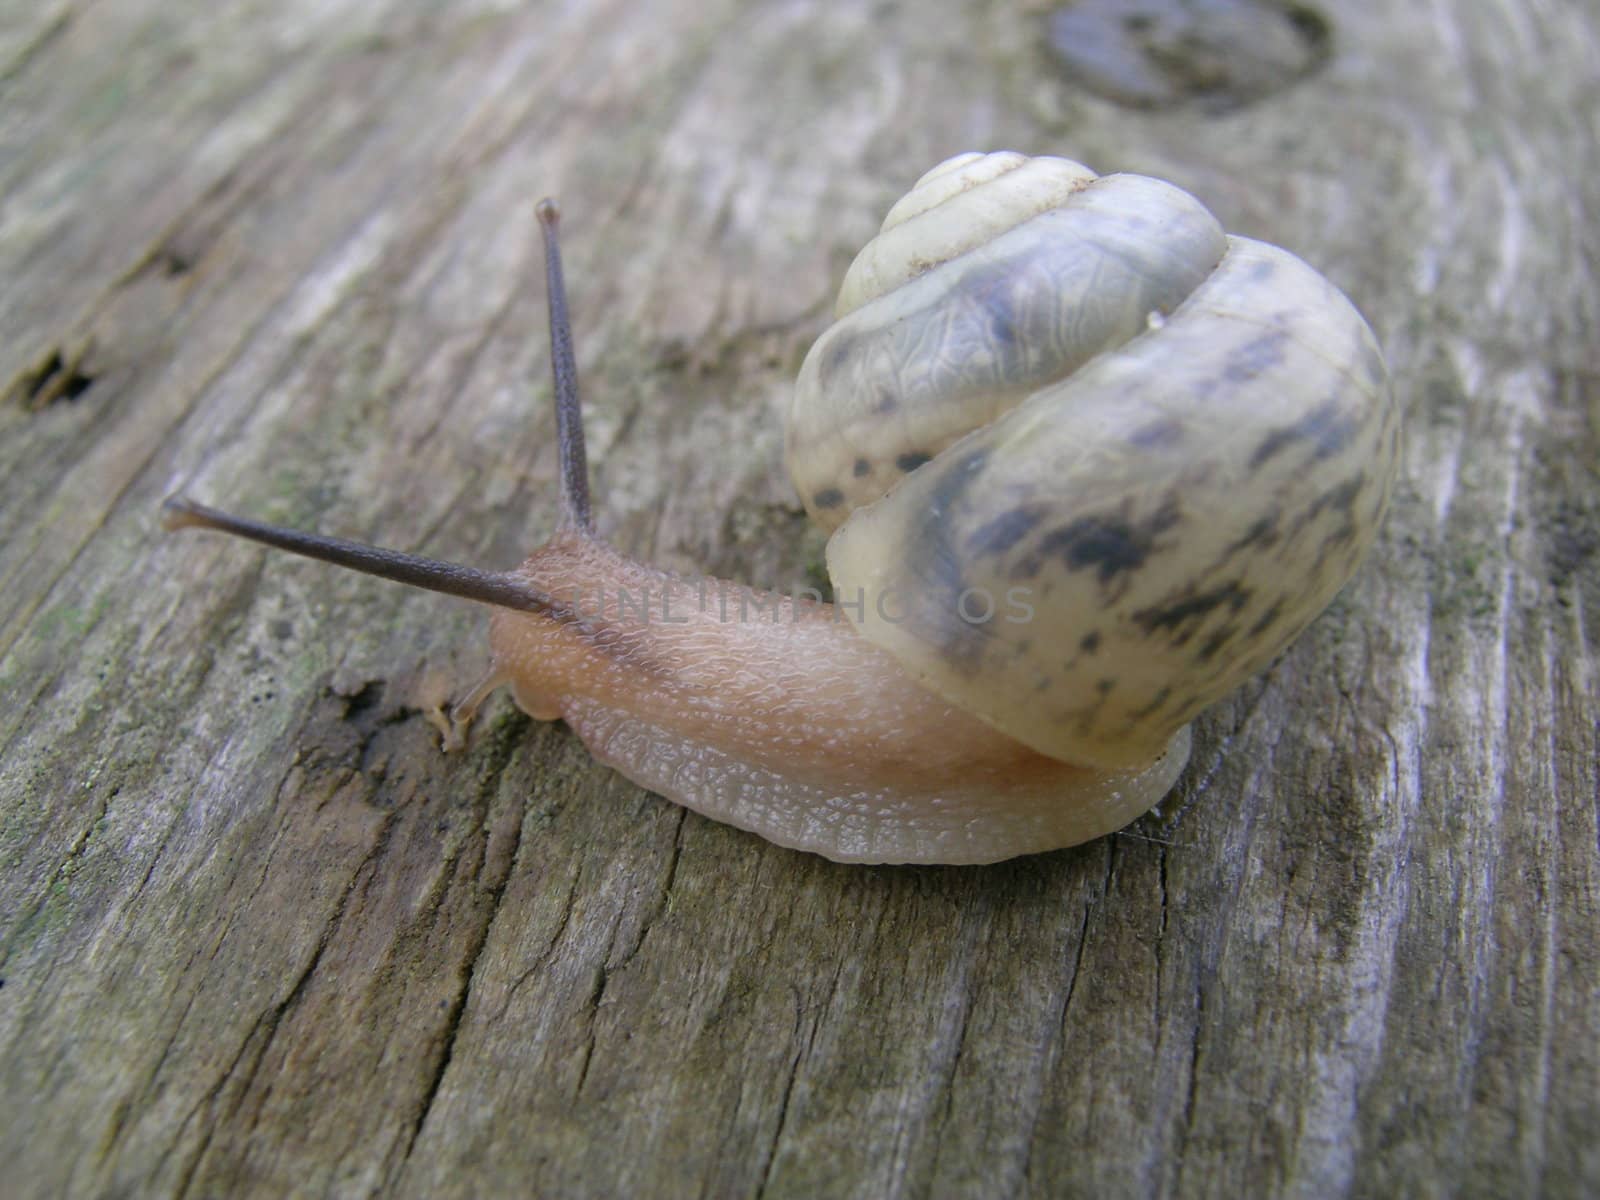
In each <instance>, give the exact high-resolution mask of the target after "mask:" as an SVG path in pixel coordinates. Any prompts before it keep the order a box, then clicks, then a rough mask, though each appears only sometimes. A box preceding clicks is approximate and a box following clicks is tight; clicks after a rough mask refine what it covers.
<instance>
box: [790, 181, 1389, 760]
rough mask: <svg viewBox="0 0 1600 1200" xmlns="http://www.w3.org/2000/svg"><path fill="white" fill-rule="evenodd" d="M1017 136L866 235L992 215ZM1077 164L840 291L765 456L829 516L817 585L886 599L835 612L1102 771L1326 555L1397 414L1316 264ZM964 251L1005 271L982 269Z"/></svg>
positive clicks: (1375, 519) (1308, 579) (1256, 657)
mask: <svg viewBox="0 0 1600 1200" xmlns="http://www.w3.org/2000/svg"><path fill="white" fill-rule="evenodd" d="M1018 159H1020V156H1012V155H990V156H986V157H975V158H970V159H969V158H963V159H957V160H951V163H948V164H945V165H944V166H942V167H940V168H936V169H935V171H934V172H931V173H930V175H929V176H928V177H927V178H928V179H930V180H932V181H933V186H935V187H936V188H937V189H939V190H941V191H943V192H946V193H949V192H950V191H951V188H952V184H951V179H952V177H958V176H960V175H962V174H963V173H964V172H965V171H967V170H973V169H975V170H976V171H977V174H978V180H977V182H975V183H974V184H973V185H972V186H971V188H970V189H969V190H968V191H965V192H956V193H954V194H953V195H952V196H951V197H950V198H948V199H947V200H946V201H945V202H943V203H942V204H940V205H938V206H936V207H933V208H930V209H928V210H926V211H924V212H922V213H920V214H919V215H918V216H917V217H915V218H914V219H913V220H912V221H911V222H908V223H907V224H904V225H899V226H898V227H895V228H892V229H891V230H890V232H889V233H888V234H887V235H885V236H888V237H891V238H898V237H901V236H903V233H904V231H905V230H906V229H907V228H909V227H910V226H911V225H914V224H915V223H917V222H919V221H920V222H923V223H930V222H933V221H936V220H940V219H943V218H942V215H941V214H942V213H943V211H944V210H945V209H947V208H948V209H956V210H959V209H960V208H961V207H962V206H969V207H979V208H984V209H986V210H987V209H992V208H993V207H995V205H996V203H997V202H996V201H995V200H993V199H986V194H987V193H990V192H995V191H1003V190H1004V188H1005V187H1006V185H1007V181H1008V180H1009V179H1010V178H1011V177H1012V175H1013V174H1014V173H1015V174H1021V173H1024V172H1026V173H1028V174H1029V175H1030V176H1035V175H1037V173H1038V166H1037V164H1038V163H1039V162H1040V161H1041V160H1038V159H1034V160H1025V159H1023V160H1020V161H1021V163H1022V164H1025V165H1022V166H1016V165H1014V164H1015V163H1016V161H1017V160H1018ZM995 160H1000V162H999V163H998V164H997V163H996V161H995ZM1049 161H1056V162H1061V160H1049ZM1008 164H1012V167H1011V169H1010V170H1008V169H1006V168H1007V165H1008ZM1083 171H1084V168H1082V167H1080V166H1078V164H1075V163H1063V164H1062V165H1061V166H1060V167H1059V168H1057V171H1056V175H1057V177H1058V178H1059V179H1060V181H1061V188H1062V193H1063V194H1062V199H1061V201H1060V204H1059V206H1058V207H1056V208H1054V209H1050V210H1047V211H1044V212H1042V213H1039V214H1037V215H1025V219H1024V220H1023V221H1022V223H1020V224H1019V225H1017V226H1016V227H1014V228H1012V229H1010V230H1009V231H1006V232H1003V233H1000V234H998V235H994V236H993V237H992V238H991V240H990V241H988V242H987V243H985V244H984V245H983V246H981V247H979V248H976V249H974V250H972V251H971V252H968V253H966V254H962V255H959V256H957V257H955V258H952V259H950V260H948V261H945V262H942V263H938V264H924V270H923V273H921V274H919V275H917V276H916V277H914V278H912V279H911V280H910V281H909V282H905V283H900V284H898V285H897V286H891V287H890V288H889V289H888V290H886V291H883V292H882V293H881V294H872V289H871V288H863V289H861V291H862V293H863V294H862V295H858V296H853V302H854V303H855V304H857V305H858V307H856V308H854V309H853V310H852V311H850V312H849V313H848V314H847V315H846V316H845V317H844V318H843V319H842V320H841V321H840V322H839V323H838V324H837V325H835V326H834V327H833V328H831V329H830V330H829V331H828V332H827V333H826V334H824V336H823V337H822V338H821V339H819V341H818V342H817V345H816V346H815V347H814V348H813V350H812V352H811V354H810V356H809V357H808V359H807V361H806V363H805V365H804V366H803V367H802V369H801V375H800V383H799V385H798V386H797V389H796V393H795V397H794V413H793V416H792V418H791V425H790V440H789V448H788V456H789V461H790V466H791V470H792V472H793V473H794V475H795V477H796V479H797V481H799V484H800V488H801V493H802V496H804V497H805V498H806V499H807V501H808V504H809V505H810V507H812V508H813V510H815V511H816V514H817V516H818V518H819V519H820V520H822V521H824V522H826V523H830V524H831V523H835V522H838V521H840V520H842V519H844V517H845V516H846V515H848V520H845V521H844V523H843V524H842V525H841V526H840V527H839V529H838V532H836V533H835V534H834V536H833V538H832V539H831V540H830V542H829V544H828V569H829V574H830V576H831V578H832V580H833V583H834V587H835V589H836V590H837V591H838V592H839V593H840V594H847V595H855V594H858V593H860V592H864V593H865V594H866V595H868V596H873V595H884V594H889V595H893V596H894V597H895V604H894V605H893V611H894V612H895V614H896V616H897V617H898V618H899V619H897V620H895V621H883V620H875V619H873V616H874V612H875V606H873V605H868V606H867V610H866V613H867V617H866V619H865V620H864V621H863V622H862V624H861V631H862V633H863V635H864V636H866V637H867V638H869V639H870V640H872V641H874V642H876V643H877V644H878V645H880V646H883V647H884V648H885V649H887V650H889V651H890V653H892V654H893V655H894V656H895V658H896V659H897V660H898V661H899V662H900V663H901V665H902V666H903V667H904V668H905V669H906V670H907V671H909V672H910V673H911V674H912V675H913V676H914V677H915V678H917V679H918V680H920V681H921V682H923V683H924V684H926V685H927V686H929V687H931V688H932V689H933V690H935V691H936V692H938V693H939V694H940V695H941V696H943V697H944V698H945V699H947V700H949V701H950V702H951V703H952V704H954V705H956V706H958V707H960V708H961V709H963V710H964V711H968V712H972V713H975V714H977V715H979V716H981V717H982V718H983V719H985V720H987V721H989V722H991V723H992V724H994V725H995V726H996V727H997V728H1000V729H1004V730H1005V731H1006V732H1007V733H1008V734H1009V735H1011V736H1013V737H1016V738H1018V739H1019V740H1021V741H1023V742H1025V743H1027V744H1028V745H1030V746H1032V747H1033V748H1034V749H1036V750H1039V751H1040V752H1041V753H1044V754H1048V755H1051V756H1053V757H1057V758H1061V759H1064V760H1067V761H1071V762H1078V763H1083V764H1094V765H1100V766H1106V767H1124V768H1125V767H1132V766H1136V765H1138V764H1140V763H1144V762H1149V761H1150V760H1151V758H1152V757H1153V756H1155V755H1156V754H1159V753H1161V752H1162V750H1163V749H1164V748H1165V747H1166V746H1167V745H1168V744H1169V743H1170V741H1171V739H1172V738H1173V736H1174V735H1175V734H1176V733H1177V732H1178V731H1179V730H1180V729H1182V728H1183V727H1184V725H1185V724H1186V723H1187V722H1188V721H1189V720H1190V719H1191V718H1193V717H1194V716H1195V714H1196V713H1198V712H1200V711H1201V710H1202V709H1204V708H1205V707H1207V706H1208V705H1210V704H1211V703H1212V702H1214V701H1215V700H1217V699H1218V698H1219V697H1221V696H1223V695H1225V694H1226V693H1227V692H1229V691H1231V690H1232V689H1233V688H1234V687H1236V686H1237V685H1238V684H1239V683H1241V682H1242V681H1243V680H1244V679H1246V678H1248V677H1249V676H1250V675H1252V674H1254V673H1255V672H1257V671H1258V670H1260V669H1261V668H1262V667H1263V666H1264V665H1266V663H1268V662H1269V661H1270V660H1271V659H1272V658H1273V657H1275V656H1276V655H1277V654H1278V653H1279V652H1280V651H1281V650H1282V649H1283V648H1284V647H1285V646H1286V645H1287V644H1288V643H1289V642H1290V641H1291V640H1292V639H1293V638H1294V637H1295V636H1296V635H1297V634H1298V633H1299V632H1300V631H1301V630H1302V629H1303V628H1304V627H1305V626H1306V625H1307V624H1308V623H1309V622H1310V621H1311V620H1312V619H1313V618H1314V617H1315V616H1316V615H1317V614H1318V613H1319V612H1321V611H1322V609H1323V608H1324V607H1325V606H1326V605H1327V603H1328V601H1329V600H1331V599H1332V597H1333V595H1334V594H1335V593H1336V592H1337V591H1338V590H1339V589H1340V588H1341V587H1342V586H1343V585H1344V583H1345V582H1346V581H1347V580H1348V579H1349V578H1350V576H1351V574H1352V573H1353V572H1354V571H1355V569H1356V567H1357V565H1358V564H1359V563H1360V561H1361V559H1362V557H1363V555H1364V554H1365V553H1366V551H1367V548H1368V547H1369V545H1370V544H1371V542H1372V539H1373V537H1374V535H1375V533H1376V531H1377V528H1378V526H1379V524H1380V522H1381V521H1382V519H1383V514H1384V510H1385V508H1386V506H1387V504H1388V500H1389V494H1390V490H1391V488H1392V485H1393V480H1394V475H1395V471H1396V466H1397V463H1398V452H1399V437H1400V424H1399V418H1398V414H1397V411H1396V408H1395V405H1394V402H1393V399H1392V397H1391V395H1390V391H1389V385H1388V375H1387V371H1386V368H1385V366H1384V362H1383V357H1382V355H1381V354H1380V352H1379V350H1378V346H1377V342H1376V340H1375V339H1374V337H1373V335H1372V332H1371V330H1370V329H1369V328H1368V327H1367V325H1366V322H1365V321H1363V320H1362V318H1361V316H1360V314H1359V313H1357V312H1356V310H1355V308H1354V307H1353V306H1352V305H1351V304H1350V302H1349V301H1348V300H1346V299H1345V297H1344V296H1343V295H1342V294H1341V293H1340V292H1339V291H1338V289H1337V288H1335V287H1334V286H1333V285H1332V284H1330V283H1329V282H1328V281H1327V280H1325V279H1324V278H1323V277H1322V276H1321V275H1319V274H1317V272H1315V271H1314V270H1312V269H1311V268H1310V267H1308V266H1307V265H1306V264H1305V263H1303V262H1301V261H1300V260H1299V259H1298V258H1296V257H1294V256H1293V255H1292V254H1289V253H1288V252H1286V251H1283V250H1280V249H1278V248H1277V247H1274V246H1269V245H1266V244H1264V243H1261V242H1255V241H1251V240H1249V239H1245V238H1236V237H1228V236H1226V235H1224V234H1223V232H1222V230H1221V228H1220V227H1218V226H1217V224H1216V222H1215V220H1214V219H1213V218H1212V217H1211V216H1210V214H1209V213H1207V212H1206V211H1205V209H1204V208H1202V207H1201V206H1200V205H1199V203H1198V201H1195V200H1194V199H1193V198H1192V197H1190V196H1188V195H1186V194H1185V193H1183V192H1180V191H1178V190H1177V189H1176V188H1173V187H1171V186H1170V185H1168V184H1164V183H1160V182H1158V181H1155V180H1149V179H1144V178H1141V177H1137V176H1109V177H1106V178H1104V179H1098V180H1091V181H1090V182H1087V183H1085V182H1084V181H1083V177H1082V172H1083ZM921 186H926V184H924V185H919V188H920V187H921ZM1027 190H1028V193H1029V196H1030V198H1031V196H1032V195H1033V194H1034V192H1035V191H1036V190H1037V184H1036V182H1035V181H1034V180H1033V179H1032V178H1030V179H1029V182H1028V185H1027ZM916 194H917V193H916V191H915V190H914V191H913V193H912V195H913V196H915V195H916ZM1101 197H1106V198H1107V199H1103V200H1102V199H1100V198H1101ZM1033 207H1034V206H1033V205H1032V204H1031V203H1029V204H1027V205H1024V206H1023V209H1022V211H1023V212H1024V214H1028V213H1030V212H1031V211H1032V209H1033ZM892 219H893V217H892V216H891V220H892ZM950 219H953V220H956V221H959V220H960V219H961V214H960V212H959V211H954V212H952V213H951V214H950ZM935 240H937V238H935ZM863 256H864V257H868V258H871V259H874V260H875V259H876V257H877V252H876V251H874V250H873V248H872V247H870V246H869V248H868V250H867V251H864V252H863ZM991 262H1005V263H1015V264H1019V265H1018V268H1017V269H1015V270H1011V271H1009V272H1008V273H1006V274H1004V276H1003V278H1004V280H1005V281H1006V282H1004V283H1002V282H999V280H1000V279H1001V278H1002V276H1001V275H1000V274H999V273H997V272H994V277H995V279H996V282H994V283H993V284H991V283H989V282H988V280H989V279H990V277H991V273H992V268H991V266H990V263H991ZM871 273H872V274H873V275H874V277H877V276H879V275H882V274H885V273H883V272H880V271H877V270H876V269H874V270H873V271H872V272H871ZM938 295H945V296H948V297H952V298H953V301H954V302H953V303H952V304H950V305H949V306H947V307H941V306H939V305H938V304H936V302H935V300H934V297H935V296H938ZM847 380H848V381H849V382H848V383H846V381H847ZM925 412H926V413H927V414H929V416H928V420H927V422H926V424H924V423H923V419H922V414H923V413H925ZM963 414H965V415H969V416H971V418H972V420H971V421H970V422H968V423H966V424H965V425H962V424H961V422H960V420H959V417H960V416H961V415H963ZM930 429H931V431H932V432H931V433H928V432H924V430H930ZM912 445H916V446H930V447H933V448H936V449H937V450H938V451H939V453H938V454H937V456H936V457H932V458H931V459H929V460H927V461H918V460H919V459H921V458H922V457H923V456H922V455H912V454H911V453H910V451H909V447H910V446H912ZM902 460H903V461H904V462H905V463H906V464H908V465H912V466H914V468H915V469H914V470H912V471H910V472H909V473H906V472H897V471H896V470H895V469H894V464H896V463H897V462H900V461H902ZM862 463H865V464H866V468H865V469H862V468H861V465H860V464H862ZM885 479H888V480H889V487H888V489H887V491H886V493H883V492H879V493H874V492H873V491H872V489H870V488H866V487H863V486H857V481H858V480H859V481H860V483H861V484H868V483H873V484H880V483H882V482H883V481H884V480H885ZM1014 589H1025V590H1026V594H1027V595H1028V597H1029V598H1030V602H1031V605H1032V608H1033V619H1032V620H1030V621H1027V622H1013V621H1007V620H990V621H987V622H982V623H973V622H971V621H968V620H964V619H963V618H962V615H961V614H962V604H961V598H962V596H963V595H975V596H979V597H1000V596H1005V595H1007V594H1008V593H1009V592H1011V591H1013V590H1014ZM968 608H969V609H971V608H972V605H970V604H969V605H968Z"/></svg>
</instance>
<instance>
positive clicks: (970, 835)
mask: <svg viewBox="0 0 1600 1200" xmlns="http://www.w3.org/2000/svg"><path fill="white" fill-rule="evenodd" d="M520 573H521V574H522V575H523V576H524V577H525V578H526V579H527V580H528V581H529V582H530V583H531V584H534V585H536V586H537V587H538V588H539V589H540V590H541V591H544V592H546V593H549V594H550V595H553V596H555V597H556V598H557V599H558V600H560V599H562V598H564V597H565V598H568V600H569V601H570V603H569V604H568V606H567V612H568V615H567V616H566V617H565V618H564V619H559V620H552V619H550V618H549V617H548V616H543V615H535V614H530V613H523V612H515V611H511V610H508V609H496V610H495V612H494V616H493V621H492V625H491V632H490V644H491V646H492V649H493V654H494V663H495V668H494V672H493V674H492V675H491V677H490V678H489V679H487V680H486V681H485V682H484V684H482V685H480V689H479V690H480V693H481V692H483V691H487V690H489V689H492V688H493V687H496V686H499V685H500V684H509V685H510V686H511V691H512V695H513V697H514V698H515V700H516V702H517V705H518V707H520V708H521V709H523V710H524V711H525V712H527V713H529V714H531V715H533V716H535V717H538V718H541V719H545V720H551V719H555V718H557V717H560V718H562V719H564V720H565V721H566V722H567V724H568V725H569V726H570V727H571V728H572V730H573V731H574V732H575V733H576V734H577V735H578V736H579V737H580V738H581V739H582V740H583V743H584V745H585V746H587V747H588V749H589V751H590V752H591V753H592V754H593V755H594V756H595V758H597V759H599V760H600V761H601V762H603V763H607V764H609V765H610V766H612V767H615V768H616V769H617V770H618V771H620V772H621V773H622V774H623V775H626V776H627V777H628V778H629V779H631V780H633V781H634V782H635V783H637V784H639V785H640V786H642V787H645V788H648V789H649V790H651V791H653V792H657V793H659V794H661V795H663V796H666V797H667V798H668V799H670V800H675V801H677V802H678V803H680V804H683V805H685V806H686V807H689V808H692V809H694V810H696V811H697V812H700V813H703V814H705V815H706V816H708V817H712V818H714V819H716V820H718V821H724V822H727V823H728V824H731V825H736V826H738V827H740V828H742V829H749V830H752V831H754V832H756V833H759V834H760V835H761V836H762V837H764V838H766V839H768V840H769V841H773V842H776V843H778V844H779V845H782V846H791V847H794V848H797V849H801V850H811V851H815V852H816V853H818V854H822V855H825V856H826V857H828V858H831V859H834V860H836V861H840V862H931V863H984V862H993V861H996V860H998V859H1003V858H1010V857H1012V856H1014V855H1017V854H1028V853H1032V852H1034V851H1039V850H1050V849H1055V848H1057V847H1060V846H1067V845H1073V844H1076V843H1078V842H1083V841H1087V840H1089V839H1091V838H1095V837H1099V836H1101V835H1102V834H1106V833H1109V832H1111V831H1112V830H1115V829H1120V828H1121V827H1122V826H1123V825H1126V824H1127V823H1128V822H1129V821H1131V820H1133V819H1134V818H1135V817H1137V816H1138V815H1139V814H1140V813H1143V812H1144V811H1146V810H1147V809H1148V808H1149V807H1150V806H1151V805H1153V804H1155V803H1156V802H1157V801H1158V800H1160V798H1161V797H1162V796H1163V795H1165V794H1166V792H1167V791H1168V789H1170V788H1171V786H1172V783H1173V781H1174V780H1175V779H1176V778H1177V775H1178V773H1179V772H1180V771H1181V770H1182V769H1183V766H1184V763H1185V762H1186V761H1187V759H1188V755H1189V737H1188V730H1187V729H1184V730H1182V731H1180V732H1179V733H1178V735H1177V736H1175V737H1174V739H1173V743H1172V746H1171V748H1170V750H1169V751H1168V752H1166V753H1165V754H1163V755H1160V756H1158V757H1157V758H1156V761H1154V762H1152V763H1147V764H1144V765H1142V766H1140V767H1139V768H1137V769H1134V770H1130V771H1104V770H1097V769H1086V768H1083V767H1078V766H1073V765H1071V764H1068V763H1063V762H1060V761H1058V760H1055V759H1051V758H1047V757H1045V756H1044V755H1041V754H1039V753H1037V752H1036V751H1033V750H1030V749H1029V748H1028V747H1026V746H1023V745H1021V744H1020V743H1018V742H1016V741H1014V740H1013V739H1011V738H1008V737H1006V736H1005V735H1004V734H1001V733H999V732H997V731H996V730H995V729H993V728H992V727H991V726H989V725H987V724H986V723H984V722H983V721H980V720H978V719H977V718H975V717H971V716H969V715H967V714H965V713H963V712H961V711H959V710H958V709H954V708H952V707H951V706H950V705H949V704H947V703H946V702H945V701H943V700H941V699H939V698H938V697H937V696H935V695H934V694H933V693H932V692H930V691H928V690H927V689H925V688H923V687H919V686H918V685H917V684H915V683H913V682H912V681H911V680H910V679H909V678H908V677H907V676H906V674H905V673H904V672H903V671H901V670H900V669H899V668H898V667H897V666H896V665H895V663H894V661H893V660H892V659H891V658H890V657H889V656H888V655H887V654H886V653H885V652H884V651H883V650H880V649H879V648H878V647H876V646H874V645H873V644H872V643H871V642H869V641H867V640H866V639H865V638H862V637H860V636H859V635H858V634H857V632H856V630H855V627H854V626H853V625H852V624H851V622H850V621H849V620H847V619H845V618H844V617H843V616H841V614H840V613H839V611H838V610H837V609H835V608H834V607H833V606H832V605H827V604H818V603H813V602H808V601H805V600H800V601H793V600H791V599H789V598H787V597H784V596H781V595H778V594H777V593H773V592H759V591H755V590H753V589H749V588H743V587H739V586H736V585H733V584H724V583H720V582H717V581H708V582H707V583H706V584H703V585H702V584H696V583H692V582H689V581H685V580H682V579H679V578H677V577H675V576H672V575H670V574H667V573H665V572H662V571H658V570H656V569H654V568H652V567H649V566H647V565H645V564H642V563H638V562H635V561H633V560H631V559H628V558H625V557H623V556H622V555H620V554H618V553H617V552H616V551H615V550H613V549H611V548H610V547H609V546H606V545H605V544H604V543H603V542H600V541H598V540H596V539H594V538H591V537H588V536H585V535H582V534H578V533H569V534H565V535H560V536H558V537H557V538H556V539H555V540H553V541H552V542H550V543H549V544H548V545H546V546H544V547H542V548H541V549H539V550H538V551H536V552H535V553H534V555H533V556H532V557H531V558H529V559H528V561H527V562H526V563H524V564H523V567H522V568H521V572H520ZM597 581H602V582H601V586H603V587H604V589H605V590H604V593H603V597H602V593H600V592H599V591H597ZM702 588H705V589H707V590H702ZM624 597H625V599H624ZM641 612H644V613H647V614H648V617H647V619H644V620H641V619H640V614H641Z"/></svg>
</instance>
